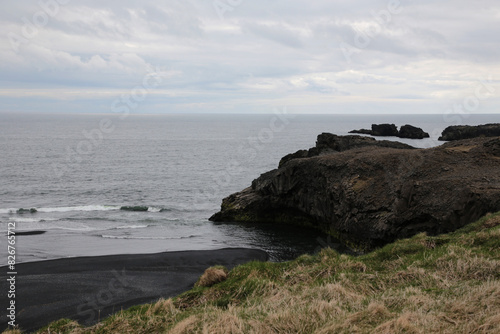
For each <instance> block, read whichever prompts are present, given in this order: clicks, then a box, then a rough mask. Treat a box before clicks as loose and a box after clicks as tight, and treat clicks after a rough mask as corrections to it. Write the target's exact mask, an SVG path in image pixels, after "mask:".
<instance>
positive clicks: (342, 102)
mask: <svg viewBox="0 0 500 334" xmlns="http://www.w3.org/2000/svg"><path fill="white" fill-rule="evenodd" d="M51 1H52V2H50V1H48V0H47V2H46V3H49V2H50V3H52V4H54V3H57V1H58V0H51ZM217 1H218V0H208V1H199V0H187V1H186V0H185V1H181V0H172V1H169V2H167V3H159V2H156V1H152V0H145V1H142V2H140V3H138V2H136V1H132V0H122V1H118V0H111V1H106V2H103V1H97V0H87V1H79V2H68V4H67V5H58V7H57V8H55V7H53V8H52V10H54V12H53V13H48V12H47V10H44V9H43V8H42V7H40V4H39V2H37V1H34V0H33V1H22V2H2V3H1V4H0V29H1V30H2V31H4V32H6V33H4V34H3V35H2V36H0V59H1V60H2V61H1V62H0V101H2V100H3V101H4V102H8V104H7V103H4V105H8V106H9V108H14V109H16V110H20V111H22V110H32V108H33V106H37V108H39V109H40V110H41V111H44V110H53V109H54V106H57V108H60V109H64V108H65V105H64V101H68V104H67V105H66V107H68V108H71V107H74V104H70V103H69V101H83V100H84V101H86V104H88V105H92V103H95V106H96V108H99V106H106V105H107V104H106V103H105V102H106V101H105V99H107V98H111V96H112V95H113V94H114V93H117V92H124V91H127V90H130V89H132V88H133V87H135V86H137V85H139V84H140V83H141V82H142V80H143V78H144V76H145V75H146V74H147V73H148V71H149V69H151V68H156V67H159V68H162V69H165V70H166V71H168V72H169V73H171V75H169V76H167V79H166V80H164V81H163V83H162V85H161V87H158V88H157V91H156V93H152V94H150V97H149V98H150V101H149V102H148V103H146V102H145V104H144V105H145V106H147V108H141V110H144V111H145V112H148V110H147V109H148V108H149V111H154V112H156V111H159V110H165V108H163V109H162V106H165V105H168V106H169V107H168V110H169V111H179V112H185V111H189V112H194V111H197V112H205V111H217V110H218V109H221V110H225V111H232V112H239V111H243V110H244V111H245V112H249V111H250V112H269V110H271V108H272V107H275V106H276V105H277V104H282V105H288V106H289V107H290V109H291V110H293V106H294V105H295V106H297V109H298V110H307V111H310V112H324V111H325V110H338V112H342V109H343V108H346V109H347V110H354V111H358V110H363V112H378V111H379V110H381V109H383V110H385V112H393V113H398V112H401V106H402V105H404V104H405V103H407V108H404V110H415V108H414V107H413V106H412V105H411V104H414V103H416V101H419V103H425V104H426V106H427V108H428V109H427V112H435V113H439V112H443V110H442V106H443V105H445V104H447V103H451V101H452V100H453V99H457V98H458V99H459V98H460V96H467V94H471V91H472V92H473V91H474V87H475V85H477V84H478V82H480V80H481V78H485V77H488V76H490V75H491V76H492V78H493V79H492V86H493V87H496V88H495V91H494V92H493V93H492V94H491V96H490V97H489V99H488V100H487V101H483V102H482V105H481V106H482V107H481V109H479V110H478V111H481V112H497V111H498V108H499V107H500V105H499V104H498V100H499V97H500V86H499V81H498V80H500V79H499V78H500V66H499V65H500V64H499V62H500V49H499V48H498V43H497V40H498V37H497V36H498V35H499V34H500V24H499V21H500V5H499V4H498V2H496V1H493V0H479V1H476V2H474V3H471V2H470V1H465V0H455V1H451V0H445V1H440V2H432V1H419V2H415V1H411V2H410V1H408V0H387V1H368V0H362V1H357V2H356V3H353V2H352V1H347V0H339V1H334V2H333V1H327V0H318V1H314V2H310V3H307V4H305V3H304V2H303V1H299V0H275V1H263V0H253V1H249V0H242V1H240V2H229V1H227V0H220V1H219V2H217ZM217 3H222V4H225V7H224V8H225V11H224V13H223V15H221V13H220V10H219V12H218V10H217V8H216V6H214V4H217ZM55 9H57V10H55ZM52 14H53V15H52ZM26 32H29V34H28V35H27V34H26ZM13 36H14V37H13ZM13 39H14V41H15V43H17V46H18V47H17V48H16V47H13ZM15 43H14V44H15ZM14 46H15V45H14ZM61 96H64V98H61ZM34 99H36V101H37V103H34V102H33V101H35V100H34ZM39 99H42V100H39ZM40 101H41V102H40ZM370 101H372V102H373V103H374V104H373V105H374V107H373V110H371V109H370V108H369V103H370ZM396 101H397V102H396ZM38 102H39V103H38ZM384 103H385V104H386V106H385V107H381V106H383V104H384ZM328 105H331V108H327V107H326V106H328ZM375 106H376V107H375ZM106 108H107V107H106ZM0 111H1V110H0ZM104 111H105V110H104Z"/></svg>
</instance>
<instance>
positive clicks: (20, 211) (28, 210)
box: [17, 208, 38, 214]
mask: <svg viewBox="0 0 500 334" xmlns="http://www.w3.org/2000/svg"><path fill="white" fill-rule="evenodd" d="M37 212H38V211H37V209H35V208H31V209H23V208H20V209H19V210H17V213H19V214H23V213H37Z"/></svg>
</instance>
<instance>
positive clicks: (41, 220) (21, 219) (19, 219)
mask: <svg viewBox="0 0 500 334" xmlns="http://www.w3.org/2000/svg"><path fill="white" fill-rule="evenodd" d="M9 220H11V221H14V222H16V223H44V222H49V221H57V220H59V219H58V218H26V217H9Z"/></svg>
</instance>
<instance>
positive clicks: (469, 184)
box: [210, 134, 500, 250]
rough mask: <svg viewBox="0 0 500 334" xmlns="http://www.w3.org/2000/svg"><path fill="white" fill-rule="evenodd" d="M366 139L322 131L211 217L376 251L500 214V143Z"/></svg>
mask: <svg viewBox="0 0 500 334" xmlns="http://www.w3.org/2000/svg"><path fill="white" fill-rule="evenodd" d="M353 137H358V138H353ZM365 138H366V139H360V138H359V136H346V137H339V136H335V135H332V134H321V135H320V136H318V141H317V143H316V147H314V148H312V149H310V150H307V151H299V152H297V153H296V154H295V155H291V156H288V158H287V159H285V158H286V157H285V158H284V159H283V160H282V162H281V163H280V168H278V169H275V170H272V171H269V172H267V173H264V174H262V175H261V176H260V177H259V178H257V179H256V180H254V181H253V182H252V185H251V187H248V188H246V189H244V190H242V191H241V192H239V193H235V194H233V195H231V196H229V197H227V198H225V199H224V200H223V201H222V205H221V211H220V212H218V213H216V214H214V215H213V216H212V217H211V218H210V220H212V221H219V222H223V221H226V222H254V223H268V224H269V223H281V224H294V225H301V226H311V227H315V228H317V229H319V230H322V231H324V232H326V233H329V234H331V235H332V236H335V237H337V238H338V239H339V240H341V241H342V242H343V243H344V244H345V245H348V246H352V247H354V248H358V249H364V250H369V249H373V248H374V247H378V246H382V245H384V244H386V243H389V242H392V241H394V240H395V239H398V238H405V237H409V236H412V235H415V234H417V233H420V232H426V233H429V234H432V235H434V234H438V233H446V232H450V231H454V230H456V229H458V228H460V227H462V226H464V225H466V224H468V223H471V222H473V221H475V220H477V219H479V218H480V217H482V216H484V215H485V214H487V213H488V212H496V211H499V210H500V168H498V166H499V160H498V159H499V158H498V157H499V156H500V138H495V139H492V138H475V139H468V140H461V141H454V142H449V143H445V144H444V145H441V146H438V147H434V148H430V149H395V148H389V147H383V146H381V145H380V144H375V143H373V138H369V137H365ZM306 155H307V156H306ZM309 155H311V156H309ZM285 160H286V161H285Z"/></svg>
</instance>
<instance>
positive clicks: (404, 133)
mask: <svg viewBox="0 0 500 334" xmlns="http://www.w3.org/2000/svg"><path fill="white" fill-rule="evenodd" d="M349 133H358V134H364V135H371V136H376V137H399V138H409V139H423V138H429V134H428V133H427V132H424V130H422V129H421V128H417V127H415V126H413V125H408V124H407V125H403V126H402V127H401V129H400V130H399V131H398V128H397V127H396V125H395V124H372V129H371V130H367V129H360V130H352V131H350V132H349Z"/></svg>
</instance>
